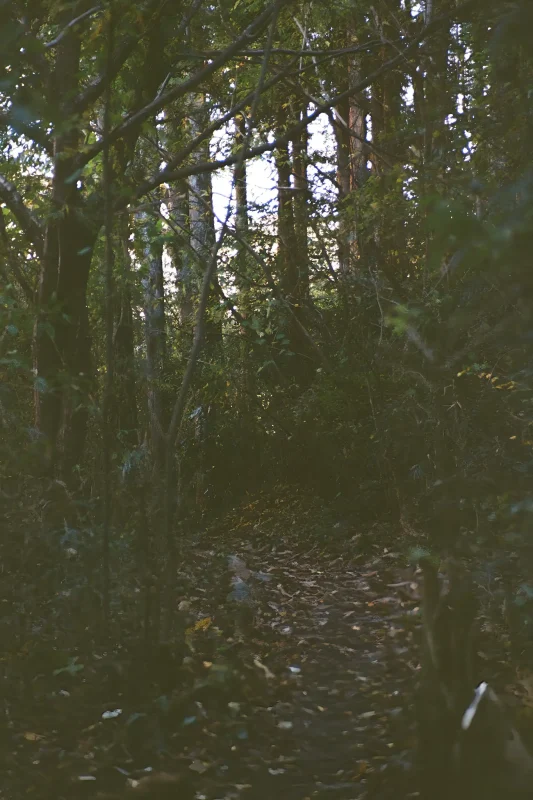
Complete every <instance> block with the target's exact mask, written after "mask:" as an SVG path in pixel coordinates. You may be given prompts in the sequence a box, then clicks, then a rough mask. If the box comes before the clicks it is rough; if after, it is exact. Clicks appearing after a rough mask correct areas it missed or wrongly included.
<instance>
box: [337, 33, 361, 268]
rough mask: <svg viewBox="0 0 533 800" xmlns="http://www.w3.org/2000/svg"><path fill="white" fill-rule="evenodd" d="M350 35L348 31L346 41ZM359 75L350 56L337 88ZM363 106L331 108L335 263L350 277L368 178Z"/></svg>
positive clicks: (349, 103) (356, 101)
mask: <svg viewBox="0 0 533 800" xmlns="http://www.w3.org/2000/svg"><path fill="white" fill-rule="evenodd" d="M353 40H354V37H353V36H352V35H351V34H350V33H349V36H348V41H350V42H352V43H353ZM360 78H361V67H360V64H359V61H358V59H357V58H355V57H354V58H352V59H351V60H350V62H349V66H348V75H347V77H346V78H345V79H344V81H342V82H341V86H340V90H341V91H345V90H346V89H349V88H351V87H352V86H355V85H356V84H357V83H358V82H359V80H360ZM366 106H367V101H366V98H364V97H363V96H357V95H356V96H351V97H350V98H349V99H347V100H345V101H343V102H342V103H340V104H339V106H338V107H337V108H336V110H335V125H334V132H335V138H336V141H337V182H338V186H339V190H338V192H339V194H338V203H339V215H340V222H339V245H338V248H339V264H340V272H341V276H342V277H343V278H344V279H353V277H354V276H355V275H356V271H357V262H358V259H360V258H361V257H362V256H363V255H364V252H363V251H364V241H363V235H362V231H361V229H360V224H359V218H360V214H359V211H358V197H357V191H358V190H359V189H361V188H362V187H363V185H364V183H365V181H366V179H367V177H368V169H367V160H368V148H367V146H366V144H365V141H366Z"/></svg>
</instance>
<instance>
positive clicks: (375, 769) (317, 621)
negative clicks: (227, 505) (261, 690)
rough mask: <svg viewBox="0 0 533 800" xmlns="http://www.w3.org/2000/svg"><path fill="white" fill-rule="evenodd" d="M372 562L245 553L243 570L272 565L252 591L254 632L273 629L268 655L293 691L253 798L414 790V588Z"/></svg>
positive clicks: (261, 763) (385, 562)
mask: <svg viewBox="0 0 533 800" xmlns="http://www.w3.org/2000/svg"><path fill="white" fill-rule="evenodd" d="M370 560H371V561H372V564H371V565H370V566H369V565H368V564H366V565H365V564H360V565H357V564H354V563H352V564H347V563H346V561H344V560H343V559H341V558H337V559H332V558H330V559H327V558H325V557H324V555H323V554H322V555H320V556H318V554H317V553H316V552H315V553H313V552H311V553H309V554H308V555H307V556H305V557H302V556H300V555H297V554H295V553H294V552H292V551H291V550H288V549H286V550H285V549H281V550H279V551H277V552H275V553H269V554H268V555H262V556H260V557H257V556H255V557H254V554H253V552H252V553H250V551H249V550H248V554H247V561H246V563H247V566H248V567H250V568H251V569H262V570H265V567H266V569H267V574H269V575H270V577H271V580H270V581H269V582H268V583H265V584H262V585H260V586H259V587H258V588H257V591H256V606H257V614H256V619H257V634H258V636H259V637H261V634H262V633H263V634H265V633H268V635H269V636H270V637H271V652H272V657H271V658H270V659H269V663H270V664H271V666H272V669H273V670H274V671H276V670H277V671H278V672H281V673H282V674H283V671H285V672H286V674H287V675H288V676H289V677H288V683H289V684H292V691H291V693H290V698H289V700H288V702H287V703H285V704H283V703H280V704H278V705H277V706H275V707H274V708H273V709H272V710H271V713H272V714H274V715H275V716H276V717H279V723H278V724H279V726H280V727H279V728H278V732H279V739H280V741H279V743H274V745H273V746H272V747H271V748H270V753H268V754H265V753H264V752H261V751H259V752H257V754H256V756H257V758H258V761H257V763H256V764H253V766H252V772H255V775H256V777H255V779H253V778H252V779H251V780H250V784H252V788H251V789H250V790H249V794H247V795H246V796H247V797H249V798H254V800H255V798H263V797H264V798H267V797H275V796H276V795H277V796H279V797H282V798H284V800H292V799H293V798H294V800H302V799H303V798H307V797H309V798H311V797H324V798H328V797H331V798H332V800H337V798H338V799H339V800H341V799H342V800H349V799H350V800H356V798H366V797H368V798H370V797H372V798H383V799H385V798H389V797H390V798H392V797H394V798H401V797H408V796H409V795H410V793H411V792H413V780H412V775H411V774H410V772H409V766H410V760H411V758H412V753H411V750H412V744H413V741H412V736H411V730H412V725H411V717H410V705H411V700H412V694H413V689H414V685H415V680H416V672H415V666H416V664H413V663H410V661H409V659H410V657H411V658H412V657H413V655H414V654H413V646H412V641H411V639H412V628H413V624H412V623H413V620H414V615H413V608H414V606H415V604H416V586H415V585H414V584H412V583H410V582H409V581H405V580H401V578H404V577H405V575H401V576H398V575H397V574H396V573H395V571H394V570H393V569H391V568H390V567H389V563H390V562H391V559H390V558H388V559H387V558H377V559H376V558H373V559H370ZM319 564H320V566H318V565H319ZM399 577H400V580H399V579H398V578H399ZM251 582H253V580H252V581H251ZM413 590H414V591H413Z"/></svg>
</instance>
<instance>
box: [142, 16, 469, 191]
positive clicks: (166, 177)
mask: <svg viewBox="0 0 533 800" xmlns="http://www.w3.org/2000/svg"><path fill="white" fill-rule="evenodd" d="M475 2H476V0H467V2H466V3H464V4H463V5H462V6H459V7H458V8H457V9H455V13H457V14H458V13H459V12H460V11H463V10H464V9H465V8H468V7H470V6H472V5H473V4H475ZM450 16H453V14H452V12H449V13H447V14H443V15H441V16H440V17H438V18H437V19H435V20H434V21H433V22H432V23H431V24H430V25H428V26H426V27H425V28H423V30H421V31H420V33H419V34H418V35H417V36H416V37H415V38H414V39H413V40H412V41H411V42H410V43H409V44H408V45H406V47H405V48H404V49H403V50H401V51H400V52H399V53H398V54H397V55H395V56H393V58H390V59H389V60H388V61H385V63H384V64H382V65H381V67H378V69H376V70H374V72H371V73H370V75H367V76H366V78H363V79H362V80H361V81H359V83H357V84H356V85H355V86H352V87H350V88H349V89H346V90H345V91H344V92H340V93H339V94H337V95H335V96H334V97H332V98H330V99H329V100H327V101H325V102H324V103H321V104H320V105H317V106H316V108H315V110H314V111H313V112H312V113H311V114H309V116H307V117H304V119H302V120H300V122H298V123H296V124H295V125H293V126H292V127H291V128H289V129H287V131H286V132H285V133H284V134H283V135H282V136H279V137H278V138H277V139H275V140H274V141H272V142H265V143H264V144H261V145H257V146H256V147H251V148H248V149H247V150H246V153H245V154H244V158H245V160H249V159H251V158H256V157H257V156H261V155H263V154H264V153H270V152H273V151H274V150H277V149H278V148H280V147H286V146H287V145H288V144H289V143H290V142H291V141H292V140H293V138H294V137H295V136H297V135H298V134H299V133H300V132H301V131H302V130H304V129H306V128H307V127H308V126H309V125H310V124H311V123H312V122H314V121H315V119H317V118H318V117H319V116H320V115H321V114H327V113H328V112H329V110H330V109H332V108H334V107H335V106H336V105H338V104H339V103H341V102H342V101H343V100H346V99H347V98H348V97H351V96H352V95H354V94H358V93H360V92H362V91H364V90H365V89H367V88H368V87H369V86H370V85H371V84H372V83H373V82H374V81H375V80H377V79H378V78H380V77H381V76H382V75H383V74H385V73H386V72H388V71H389V70H391V69H392V68H393V67H395V66H396V65H397V64H399V63H400V62H402V61H405V60H406V59H407V57H408V56H409V55H410V53H411V52H412V51H413V50H414V48H415V47H417V46H418V45H419V44H420V43H421V42H422V41H423V40H424V39H426V38H427V37H428V36H429V35H430V34H431V33H432V32H433V31H435V30H438V29H439V28H440V26H441V25H442V24H443V23H444V22H446V21H447V20H448V19H449V18H450ZM267 86H268V83H267V84H265V88H266V87H267ZM239 105H240V104H239ZM233 113H236V109H235V108H234V109H233ZM216 122H217V123H220V121H219V120H217V121H216ZM216 127H219V124H217V126H216ZM185 151H187V153H185ZM189 152H190V151H189V146H187V147H186V148H184V149H183V150H182V151H181V152H180V153H179V154H177V156H176V157H175V158H173V159H172V162H171V163H170V164H169V165H167V167H165V169H162V170H160V172H158V173H157V174H156V175H154V176H153V178H151V179H149V180H147V181H145V182H144V183H143V184H142V185H141V186H139V188H138V189H137V191H136V192H135V193H134V197H133V198H131V199H133V200H139V199H140V198H141V197H143V196H144V195H145V194H147V193H148V192H150V191H152V190H153V189H155V188H156V187H157V186H159V185H160V184H161V183H165V182H170V181H175V180H183V179H185V178H188V177H189V176H190V175H201V174H202V173H209V172H216V171H217V170H219V169H224V167H229V166H233V165H234V164H236V163H237V161H238V160H239V158H241V157H242V151H241V153H240V154H232V155H230V156H227V158H223V159H220V160H219V161H203V162H201V163H199V164H190V165H188V166H186V167H182V168H181V169H175V168H174V166H175V165H176V162H177V161H178V158H183V159H184V158H185V155H186V154H187V155H188V153H189Z"/></svg>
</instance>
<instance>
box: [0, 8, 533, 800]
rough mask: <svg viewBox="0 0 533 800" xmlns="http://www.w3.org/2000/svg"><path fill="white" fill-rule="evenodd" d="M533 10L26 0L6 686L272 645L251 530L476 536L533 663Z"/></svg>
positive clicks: (309, 535)
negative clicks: (255, 634) (207, 636)
mask: <svg viewBox="0 0 533 800" xmlns="http://www.w3.org/2000/svg"><path fill="white" fill-rule="evenodd" d="M531 30H533V6H532V5H531V4H530V3H529V2H514V3H513V2H504V0H479V1H476V0H473V1H469V0H466V1H465V2H456V0H433V2H432V1H431V0H426V2H425V3H415V2H411V0H375V2H372V0H331V1H330V2H328V3H317V2H311V1H310V2H302V1H301V0H276V1H275V2H273V3H270V4H269V3H266V2H263V0H247V1H246V2H241V1H240V0H237V1H236V2H234V0H222V1H221V2H218V3H215V4H208V3H205V2H203V0H192V2H181V0H180V2H172V3H171V2H168V0H146V2H135V3H126V2H122V0H112V2H104V3H101V4H97V5H92V3H91V2H84V1H81V2H70V0H65V1H64V2H59V1H58V0H28V2H23V1H22V0H21V1H20V2H18V0H13V1H10V0H3V2H2V3H1V4H0V53H1V56H0V59H1V63H2V72H1V77H0V147H1V154H2V155H1V161H2V163H1V174H0V202H1V209H0V210H1V216H0V223H1V224H0V251H1V252H0V259H1V260H0V330H1V334H0V377H1V383H0V431H1V434H0V514H1V520H2V530H3V536H2V541H1V544H0V549H1V558H2V585H1V590H0V594H1V599H2V618H1V619H0V626H1V629H2V636H1V637H0V638H1V647H2V650H3V655H2V664H3V669H4V676H3V677H4V684H5V687H9V688H6V692H5V693H6V696H11V697H13V696H19V697H21V698H23V697H26V698H27V697H28V696H30V698H31V702H30V706H28V708H30V707H31V708H34V706H32V705H31V704H32V703H34V702H35V701H36V697H37V698H39V697H41V695H40V694H39V692H40V689H38V688H36V687H37V684H38V682H39V680H40V678H41V677H42V676H43V675H44V676H45V683H46V686H45V688H43V689H42V696H43V697H45V696H46V697H49V695H50V693H52V694H53V693H54V691H55V692H56V699H57V691H56V690H57V687H56V689H55V690H53V691H52V689H51V688H50V685H48V683H47V681H48V682H50V681H51V682H53V680H54V679H56V678H57V677H58V676H65V675H67V676H68V678H69V680H72V681H73V682H74V681H76V680H77V678H79V677H80V674H84V675H87V674H88V673H89V661H91V659H93V660H94V658H93V657H94V654H95V653H97V655H98V659H103V660H104V661H105V662H106V665H107V666H106V669H107V670H108V672H106V675H110V674H114V675H115V678H116V675H117V674H118V672H120V670H121V669H122V666H121V663H122V662H121V659H123V657H124V655H123V654H124V653H125V652H127V653H128V658H129V659H130V661H131V660H132V659H133V661H134V662H136V663H137V665H138V664H140V663H141V661H142V664H143V665H144V666H143V669H145V672H143V675H145V678H144V681H145V684H146V686H148V685H150V686H153V685H155V688H154V689H153V692H152V694H154V695H157V694H158V692H159V689H161V684H162V683H165V681H166V680H167V679H168V676H169V675H172V676H174V677H172V678H170V683H173V682H175V681H176V680H177V679H176V678H175V675H174V673H175V664H176V663H177V662H176V659H177V661H178V662H179V663H180V665H181V662H182V658H183V654H184V652H185V651H184V650H183V648H184V647H185V648H186V649H187V646H186V645H185V644H184V642H185V641H186V640H187V641H189V640H188V639H187V637H190V635H191V631H193V633H198V632H201V631H202V630H203V629H204V628H213V624H212V623H213V619H214V620H215V623H216V625H215V627H217V630H219V634H218V637H219V638H218V639H216V637H215V644H213V642H211V644H210V645H209V647H211V648H213V647H214V648H215V650H217V648H219V647H220V646H221V642H227V637H228V636H229V638H230V639H232V637H233V639H235V638H236V639H239V638H242V636H243V630H245V629H246V628H247V626H248V625H253V624H254V623H253V622H252V618H253V616H254V613H255V612H254V603H255V600H254V599H253V598H252V592H251V590H250V589H249V586H248V582H247V577H248V572H249V570H248V572H246V570H247V569H248V568H247V567H245V566H242V565H241V566H238V565H239V563H240V561H239V558H237V556H234V555H231V554H232V551H233V549H234V547H235V546H234V542H233V540H232V543H229V544H227V537H228V536H229V533H228V532H231V531H238V532H239V533H238V536H241V534H242V532H243V530H244V531H245V532H247V535H249V540H248V541H249V542H251V541H253V542H254V543H255V544H254V546H255V547H256V548H257V547H259V549H261V547H262V546H263V545H265V546H266V543H269V546H270V545H272V547H274V549H275V548H276V547H278V548H279V547H280V546H281V545H280V543H283V546H285V545H286V544H287V542H289V543H290V546H291V547H293V548H297V549H298V548H301V547H303V548H304V550H305V549H306V548H315V549H316V553H317V559H320V558H330V557H335V556H337V555H339V553H342V554H344V556H343V557H345V558H346V559H347V560H348V559H349V557H352V556H353V555H354V553H364V554H366V555H368V553H370V552H372V553H374V552H375V549H376V548H378V549H379V552H380V553H381V555H383V553H384V552H387V551H389V552H394V554H395V555H394V561H395V564H396V565H397V566H398V567H400V566H403V565H405V564H407V563H409V562H410V561H411V562H412V561H413V560H416V558H417V556H420V554H423V553H425V554H429V555H430V556H431V557H434V558H436V559H438V558H440V557H442V556H449V555H454V556H455V557H460V558H462V559H464V560H466V561H467V562H468V564H469V567H470V569H471V570H472V571H473V573H474V574H475V575H476V576H477V580H478V582H479V585H480V586H481V587H484V589H483V590H484V592H485V601H486V605H487V607H488V608H489V609H490V610H491V611H490V613H491V614H492V620H493V624H494V625H501V626H502V630H503V631H505V635H506V636H508V637H509V647H510V649H511V651H512V657H513V659H514V661H513V663H516V664H519V663H521V662H522V661H527V658H528V656H529V655H530V650H531V644H532V641H533V640H532V639H531V634H530V630H531V625H532V624H533V615H532V611H533V600H532V598H533V579H532V572H531V570H532V568H533V549H532V542H531V536H530V529H531V517H530V516H529V515H530V514H531V512H532V510H533V495H532V494H531V479H532V474H533V458H532V449H531V448H532V445H533V438H532V435H531V424H532V412H533V384H532V375H533V373H532V362H531V352H532V351H531V344H532V337H533V305H532V300H533V277H532V275H533V273H532V272H531V252H532V248H533V226H532V216H533V194H532V190H533V173H532V147H533V40H532V39H531ZM317 131H320V133H317ZM258 160H260V161H261V163H262V164H263V167H262V168H258V166H257V162H258ZM269 174H270V175H273V176H274V187H275V191H274V192H273V193H270V194H269V193H268V192H265V193H262V192H261V187H258V186H257V185H256V184H255V183H252V182H253V181H256V179H257V176H265V181H266V176H267V175H269ZM221 175H222V176H223V178H221V177H220V176H221ZM213 186H215V192H216V191H217V190H218V191H222V190H223V191H224V192H226V193H227V194H231V200H230V201H229V202H228V203H227V204H225V203H224V202H223V201H222V200H221V199H220V198H217V197H215V198H214V197H213ZM265 520H266V521H265ZM206 537H207V539H206ZM230 538H231V537H230ZM274 539H276V541H274ZM205 541H208V543H209V544H208V545H205ZM242 541H243V540H242V539H239V542H241V544H242ZM204 545H205V547H204ZM202 548H204V549H202ZM205 548H207V549H209V548H211V550H209V552H210V553H212V554H213V553H214V554H215V555H214V556H213V559H212V561H211V562H210V564H211V566H210V567H209V569H212V579H211V580H210V585H207V586H206V587H205V588H204V590H202V591H205V592H206V593H207V594H208V595H210V596H209V603H210V605H211V606H212V607H213V608H215V609H218V613H219V617H218V620H217V617H216V613H215V612H213V613H214V616H213V615H211V614H209V615H207V614H206V615H204V616H202V615H200V617H198V616H197V617H194V619H193V618H192V617H191V603H190V596H191V594H194V591H195V587H196V588H197V584H196V583H195V581H196V580H198V577H196V578H195V577H194V576H195V575H197V573H196V572H195V570H198V569H200V572H202V570H204V567H205V570H208V567H207V566H205V565H204V566H202V565H203V564H204V562H202V558H203V556H202V555H201V553H203V552H204V551H205ZM291 552H292V551H291ZM299 552H301V549H300V550H299ZM228 553H229V554H230V564H229V570H228V569H227V568H226V559H227V556H228ZM346 553H348V555H346ZM240 555H241V556H242V551H240ZM366 555H365V557H366ZM232 558H233V559H235V558H237V561H235V560H233V561H231V559H232ZM259 561H260V559H259ZM235 564H237V567H235ZM199 565H200V566H199ZM259 566H261V564H260V563H259ZM243 570H245V571H244V572H243ZM265 571H266V572H268V569H266V570H265ZM260 572H261V570H260ZM210 574H211V573H210ZM260 581H261V579H259V582H260ZM208 583H209V582H208ZM239 592H240V593H239ZM193 605H194V604H193ZM202 620H203V622H202ZM205 620H208V622H206V621H205ZM228 620H230V622H228ZM226 623H227V624H228V625H230V628H231V631H232V633H231V635H230V634H227V636H226V635H225V634H224V635H221V634H220V630H225V628H224V625H225V624H226ZM202 625H203V626H204V627H203V628H202ZM234 626H236V628H237V634H235V631H234ZM217 642H218V644H217ZM189 644H190V642H189ZM206 647H208V646H207V645H206ZM136 648H140V649H136ZM158 648H159V649H158ZM200 649H201V648H200ZM193 650H194V648H193ZM132 653H133V654H134V655H133V656H132ZM154 653H155V654H156V657H155V658H152V657H151V655H150V654H154ZM102 654H104V655H102ZM104 656H105V658H104ZM211 656H212V653H211ZM211 656H209V658H208V655H206V654H205V653H204V660H206V659H208V660H209V661H210V660H211ZM91 663H92V662H91ZM14 665H15V666H14ZM21 665H22V666H21ZM43 665H44V666H43ZM180 669H182V667H181V666H180ZM239 669H240V668H239ZM117 670H118V672H117ZM154 670H155V672H154ZM165 670H166V672H165ZM96 674H97V673H96V672H95V675H96ZM239 674H240V673H239ZM120 675H121V676H122V677H120V679H118V678H117V680H119V682H120V681H122V680H126V678H125V677H124V675H123V674H122V673H120ZM154 675H155V677H154ZM241 677H242V676H241ZM87 680H89V679H87ZM95 680H99V678H98V679H96V678H95ZM110 680H112V678H110ZM180 680H182V678H180ZM89 683H90V680H89ZM14 687H15V688H14ZM163 688H164V689H165V687H163ZM170 689H174V685H173V686H171V687H170ZM170 689H169V691H170ZM137 690H138V687H137V688H136V689H135V690H134V691H137ZM65 691H66V690H65ZM69 691H70V690H69ZM113 691H114V690H113ZM116 691H118V689H117V690H116ZM232 691H233V689H232ZM13 693H14V694H13ZM159 694H161V692H159ZM163 695H164V696H167V695H168V692H167V691H166V689H165V690H164V691H163ZM5 709H6V715H7V716H6V718H7V717H9V715H12V714H13V711H12V709H11V707H10V705H9V702H8V701H7V700H6V701H5ZM29 713H30V712H28V714H29ZM31 713H33V711H32V712H31ZM135 713H137V712H135ZM143 714H144V712H143ZM148 716H149V715H148ZM143 719H145V717H143ZM10 720H11V722H10V724H13V720H12V719H11V718H10ZM130 721H131V718H130ZM135 721H137V718H136V719H135V720H134V722H135ZM21 724H22V723H21ZM15 727H16V725H15ZM26 733H27V731H26ZM35 735H36V736H37V734H35ZM39 735H40V734H39ZM159 735H160V730H159V728H158V736H159ZM145 738H146V734H145ZM25 741H26V743H27V742H33V741H34V740H32V739H31V738H30V739H28V738H27V737H26V740H25ZM45 796H46V795H45Z"/></svg>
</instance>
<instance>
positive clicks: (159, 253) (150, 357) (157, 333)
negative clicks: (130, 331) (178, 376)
mask: <svg viewBox="0 0 533 800" xmlns="http://www.w3.org/2000/svg"><path fill="white" fill-rule="evenodd" d="M139 218H140V219H139V221H140V224H141V232H140V236H141V241H142V252H143V262H144V267H145V269H146V270H147V274H146V277H145V278H144V279H143V289H144V319H145V326H146V378H147V390H148V424H149V430H150V444H151V448H152V456H153V460H154V466H155V467H156V469H157V471H158V472H159V471H160V470H162V469H163V468H164V464H165V441H164V431H165V429H166V423H165V413H164V412H165V408H164V400H163V375H164V368H165V352H166V330H165V296H164V283H163V246H162V244H161V243H160V242H158V241H156V240H155V239H156V230H155V226H154V220H153V218H152V217H150V216H148V215H147V214H146V213H145V212H142V213H141V214H139Z"/></svg>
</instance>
